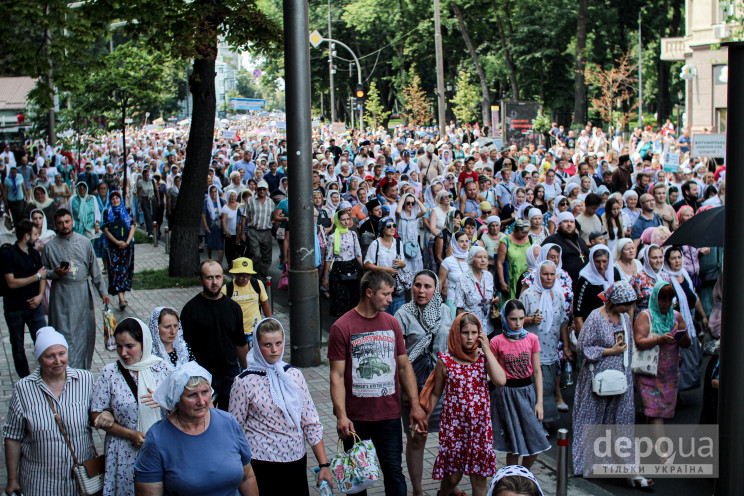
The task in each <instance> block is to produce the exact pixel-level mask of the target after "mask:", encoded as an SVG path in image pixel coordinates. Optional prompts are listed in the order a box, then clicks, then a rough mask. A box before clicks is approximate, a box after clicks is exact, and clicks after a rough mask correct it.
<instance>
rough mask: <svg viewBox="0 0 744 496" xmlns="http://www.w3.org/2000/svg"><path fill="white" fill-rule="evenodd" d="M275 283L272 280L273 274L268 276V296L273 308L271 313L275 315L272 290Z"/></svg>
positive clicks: (270, 305)
mask: <svg viewBox="0 0 744 496" xmlns="http://www.w3.org/2000/svg"><path fill="white" fill-rule="evenodd" d="M273 285H274V283H272V282H271V276H266V284H264V286H266V296H268V297H269V308H271V315H274V293H273V292H272V291H271V290H272V289H273V287H272V286H273Z"/></svg>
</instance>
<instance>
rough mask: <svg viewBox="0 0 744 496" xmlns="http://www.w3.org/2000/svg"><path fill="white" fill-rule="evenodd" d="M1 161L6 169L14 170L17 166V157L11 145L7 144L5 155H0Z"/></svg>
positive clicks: (4, 148)
mask: <svg viewBox="0 0 744 496" xmlns="http://www.w3.org/2000/svg"><path fill="white" fill-rule="evenodd" d="M0 161H2V162H3V163H4V164H5V166H6V167H9V168H12V167H15V166H16V159H15V155H14V154H13V152H12V151H10V145H9V144H8V143H5V146H4V147H3V153H0Z"/></svg>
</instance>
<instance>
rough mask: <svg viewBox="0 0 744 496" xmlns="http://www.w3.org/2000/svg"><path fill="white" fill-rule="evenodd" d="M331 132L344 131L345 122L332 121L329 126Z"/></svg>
mask: <svg viewBox="0 0 744 496" xmlns="http://www.w3.org/2000/svg"><path fill="white" fill-rule="evenodd" d="M331 132H333V133H336V134H341V133H344V132H346V124H344V123H343V122H334V123H333V125H332V126H331Z"/></svg>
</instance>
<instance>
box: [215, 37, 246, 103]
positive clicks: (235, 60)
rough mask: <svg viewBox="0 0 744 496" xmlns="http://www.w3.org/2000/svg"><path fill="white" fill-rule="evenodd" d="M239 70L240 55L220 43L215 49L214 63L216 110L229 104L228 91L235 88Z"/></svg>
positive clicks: (222, 42) (225, 44) (228, 46)
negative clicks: (215, 57)
mask: <svg viewBox="0 0 744 496" xmlns="http://www.w3.org/2000/svg"><path fill="white" fill-rule="evenodd" d="M240 68H241V62H240V54H239V53H238V52H237V51H234V49H233V48H232V47H230V45H228V44H227V43H225V42H224V41H221V42H220V43H219V45H218V48H217V60H216V61H215V72H216V73H217V76H216V78H215V81H214V86H215V93H216V95H217V109H221V108H222V106H223V104H228V103H229V101H228V100H229V96H228V93H229V92H230V90H233V89H235V88H237V84H238V72H240Z"/></svg>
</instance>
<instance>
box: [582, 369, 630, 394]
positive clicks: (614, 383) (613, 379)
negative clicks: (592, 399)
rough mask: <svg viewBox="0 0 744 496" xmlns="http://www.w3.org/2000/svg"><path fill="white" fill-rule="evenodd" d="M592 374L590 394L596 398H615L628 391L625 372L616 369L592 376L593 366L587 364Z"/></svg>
mask: <svg viewBox="0 0 744 496" xmlns="http://www.w3.org/2000/svg"><path fill="white" fill-rule="evenodd" d="M589 371H590V372H591V373H592V392H593V393H594V394H596V395H597V396H616V395H618V394H623V393H625V391H627V390H628V380H627V378H626V377H625V372H621V371H620V370H616V369H607V370H603V371H602V372H600V373H599V374H597V375H594V364H593V363H591V364H589Z"/></svg>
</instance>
